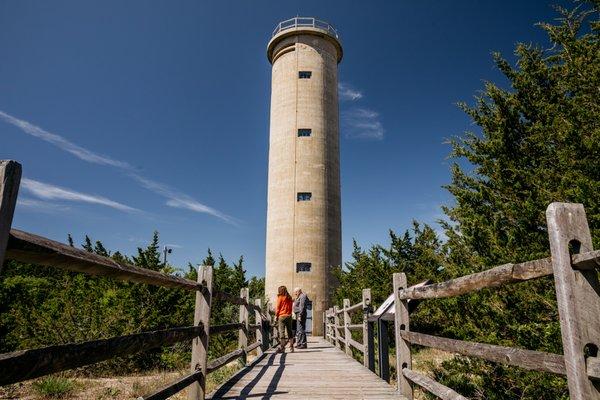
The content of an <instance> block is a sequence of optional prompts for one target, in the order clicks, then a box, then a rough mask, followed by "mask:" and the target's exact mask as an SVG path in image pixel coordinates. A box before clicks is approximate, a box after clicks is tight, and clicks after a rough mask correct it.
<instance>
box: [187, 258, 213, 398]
mask: <svg viewBox="0 0 600 400" xmlns="http://www.w3.org/2000/svg"><path fill="white" fill-rule="evenodd" d="M212 281H213V267H212V266H210V265H203V266H200V267H199V268H198V283H199V284H202V285H203V286H204V287H205V288H206V290H204V291H202V292H200V291H198V292H196V303H195V306H194V325H202V326H205V327H206V331H207V332H210V308H211V304H212V293H213V282H212ZM209 337H210V335H200V336H199V337H197V338H195V339H194V340H193V341H192V362H191V366H190V369H191V371H190V372H191V373H194V372H197V371H198V372H200V377H199V379H198V380H197V381H195V382H194V383H192V385H191V386H190V389H189V390H188V400H204V398H205V396H206V375H207V374H208V370H207V368H208V367H207V364H208V359H207V358H208V338H209Z"/></svg>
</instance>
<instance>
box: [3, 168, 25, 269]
mask: <svg viewBox="0 0 600 400" xmlns="http://www.w3.org/2000/svg"><path fill="white" fill-rule="evenodd" d="M20 183H21V164H19V163H18V162H16V161H12V160H0V275H1V274H2V266H3V265H4V258H5V255H6V246H7V245H8V237H9V234H10V227H11V226H12V220H13V215H14V213H15V207H16V205H17V195H18V193H19V184H20Z"/></svg>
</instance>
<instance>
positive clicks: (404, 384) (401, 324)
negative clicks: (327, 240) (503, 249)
mask: <svg viewBox="0 0 600 400" xmlns="http://www.w3.org/2000/svg"><path fill="white" fill-rule="evenodd" d="M546 217H547V223H548V232H549V239H550V240H549V242H550V252H551V257H548V258H543V259H539V260H533V261H527V262H524V263H519V264H505V265H501V266H498V267H495V268H491V269H488V270H486V271H483V272H479V273H475V274H471V275H466V276H462V277H460V278H457V279H452V280H449V281H446V282H440V283H434V284H427V285H419V286H416V287H407V279H406V275H405V274H404V273H395V274H393V287H394V292H393V296H394V302H393V304H392V305H391V307H390V308H393V310H394V311H393V313H391V312H388V313H386V314H383V315H378V316H376V317H375V316H368V315H365V317H364V318H363V324H362V330H363V342H366V344H365V343H363V344H362V345H361V344H358V343H356V342H355V341H354V340H352V337H351V335H350V332H351V331H352V330H353V329H361V326H360V325H352V324H351V323H349V317H348V313H349V312H351V311H356V310H358V309H360V308H361V307H363V306H364V305H365V304H366V303H365V302H364V300H363V302H362V303H359V304H357V305H354V306H350V305H349V301H348V300H347V299H346V300H344V306H343V308H337V307H333V308H332V309H329V310H328V311H327V312H326V315H325V317H326V323H325V326H326V329H325V337H326V338H327V339H328V340H330V341H331V342H332V343H333V344H335V345H336V346H337V347H342V346H343V348H344V349H345V351H346V353H347V354H351V350H349V349H350V348H351V347H354V348H356V349H358V350H360V351H362V352H363V353H364V363H365V366H367V367H368V368H370V369H371V370H372V371H374V372H375V366H374V362H373V361H374V357H373V354H372V350H374V348H373V345H372V343H373V341H374V335H373V332H374V329H373V327H374V326H373V325H374V324H377V332H378V353H379V354H378V356H379V357H378V359H379V363H378V364H379V375H380V376H381V377H382V378H383V379H386V380H388V381H389V379H390V374H389V361H388V352H389V348H388V347H389V346H388V340H387V326H386V324H387V323H388V321H389V322H390V323H391V321H393V323H394V328H395V329H394V332H395V344H396V372H397V387H398V391H399V393H400V394H401V395H403V396H405V397H406V398H408V399H411V400H412V399H413V398H414V397H413V386H414V385H417V386H420V387H421V388H423V389H425V390H426V391H428V392H430V393H432V394H434V395H436V396H437V397H438V398H440V399H444V400H450V399H452V400H458V399H465V397H463V396H461V395H460V394H458V393H456V392H455V391H454V390H452V389H450V388H448V387H446V386H444V385H442V384H440V383H439V382H436V381H435V380H433V379H432V378H430V377H429V376H427V375H425V374H423V373H421V372H417V371H415V370H413V369H412V356H411V345H418V346H425V347H431V348H436V349H439V350H443V351H447V352H451V353H456V354H461V355H465V356H471V357H478V358H482V359H485V360H489V361H493V362H499V363H504V364H507V365H511V366H516V367H521V368H525V369H528V370H534V371H543V372H549V373H553V374H560V375H566V377H567V381H568V387H569V394H570V398H571V399H572V400H599V399H600V390H599V388H600V358H599V357H598V348H599V347H600V283H599V280H598V267H599V266H600V251H598V250H596V251H594V250H593V247H592V238H591V235H590V230H589V227H588V224H587V220H586V216H585V211H584V209H583V206H582V205H581V204H569V203H553V204H551V205H550V206H548V209H547V211H546ZM548 275H554V283H555V288H556V298H557V303H558V314H559V317H560V326H561V335H562V344H563V351H564V355H563V354H552V353H546V352H541V351H533V350H526V349H519V348H512V347H505V346H496V345H491V344H486V343H475V342H469V341H463V340H455V339H448V338H443V337H438V336H432V335H427V334H424V333H419V332H413V331H411V330H410V316H409V301H410V302H415V301H419V300H425V299H437V298H444V297H451V296H459V295H463V294H467V293H471V292H474V291H477V290H481V289H484V288H493V287H498V286H501V285H505V284H510V283H517V282H523V281H527V280H530V279H535V278H539V277H543V276H548ZM367 291H368V289H365V290H364V291H363V293H365V292H367ZM363 299H364V294H363ZM411 306H413V304H411ZM412 308H414V307H411V309H412ZM365 311H368V309H367V308H365ZM340 315H343V318H344V322H343V323H340ZM372 324H373V325H372Z"/></svg>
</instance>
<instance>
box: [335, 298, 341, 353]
mask: <svg viewBox="0 0 600 400" xmlns="http://www.w3.org/2000/svg"><path fill="white" fill-rule="evenodd" d="M339 328H340V315H339V312H338V308H337V306H333V334H334V335H335V338H334V344H335V347H337V348H338V349H339V348H340V347H341V345H340V344H341V339H342V338H341V336H340V331H339Z"/></svg>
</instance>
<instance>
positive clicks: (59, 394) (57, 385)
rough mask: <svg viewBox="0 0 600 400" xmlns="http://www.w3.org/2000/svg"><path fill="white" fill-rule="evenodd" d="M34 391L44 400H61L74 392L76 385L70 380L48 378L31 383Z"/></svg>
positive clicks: (56, 377)
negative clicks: (49, 399) (46, 399)
mask: <svg viewBox="0 0 600 400" xmlns="http://www.w3.org/2000/svg"><path fill="white" fill-rule="evenodd" d="M32 386H33V389H34V391H35V392H36V393H37V394H39V395H40V396H43V397H44V398H52V399H62V398H65V397H66V396H67V395H69V394H71V393H72V392H74V391H75V389H76V387H77V385H76V384H75V382H74V381H72V380H71V379H67V378H63V377H60V376H48V377H46V378H43V379H40V380H38V381H35V382H34V383H33V385H32Z"/></svg>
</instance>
